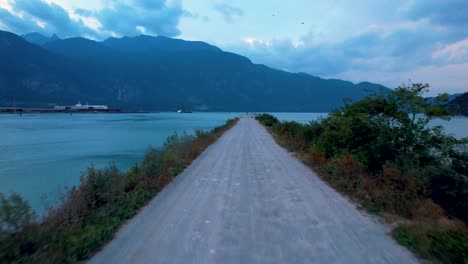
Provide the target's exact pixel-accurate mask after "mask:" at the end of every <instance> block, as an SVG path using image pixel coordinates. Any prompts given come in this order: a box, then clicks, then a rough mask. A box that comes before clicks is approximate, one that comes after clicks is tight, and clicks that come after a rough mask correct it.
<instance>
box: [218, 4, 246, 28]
mask: <svg viewBox="0 0 468 264" xmlns="http://www.w3.org/2000/svg"><path fill="white" fill-rule="evenodd" d="M213 7H214V10H216V11H217V12H219V13H220V14H221V15H222V16H223V17H224V20H225V21H226V22H228V23H232V22H234V18H235V17H236V16H242V15H243V14H244V11H243V10H242V9H240V8H239V7H236V6H234V5H231V4H229V3H226V2H221V3H217V4H215V5H214V6H213Z"/></svg>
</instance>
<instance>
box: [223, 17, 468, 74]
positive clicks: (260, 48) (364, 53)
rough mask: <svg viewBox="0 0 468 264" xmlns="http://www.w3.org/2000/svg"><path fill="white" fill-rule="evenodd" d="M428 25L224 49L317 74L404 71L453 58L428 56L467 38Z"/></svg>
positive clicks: (283, 66)
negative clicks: (328, 39)
mask: <svg viewBox="0 0 468 264" xmlns="http://www.w3.org/2000/svg"><path fill="white" fill-rule="evenodd" d="M432 27H433V26H432V24H420V25H416V26H414V25H409V26H401V27H397V28H395V29H392V30H390V31H387V30H383V29H380V30H379V29H374V30H368V31H365V32H363V33H361V34H356V35H354V36H352V37H349V38H345V39H342V40H341V41H338V42H333V43H329V42H316V41H314V38H313V37H311V36H310V35H307V36H304V37H303V38H302V39H300V41H299V42H297V41H296V42H294V41H292V40H290V39H283V40H271V41H261V40H256V41H253V42H252V43H251V44H247V43H246V44H244V45H237V46H231V47H227V48H228V49H231V50H233V51H234V52H238V53H240V54H244V55H246V56H248V57H250V58H251V59H252V60H253V61H254V62H257V63H263V64H267V65H270V66H273V67H276V68H280V69H285V70H289V71H294V72H307V73H310V74H313V75H318V76H333V75H337V74H340V73H343V72H346V71H349V70H362V71H372V70H374V69H377V68H378V69H380V70H386V71H407V70H410V69H414V68H416V67H420V66H429V65H433V66H437V65H439V66H440V65H446V64H447V63H451V62H453V61H455V60H456V59H457V57H456V56H453V59H452V60H451V61H450V60H443V59H437V58H435V57H434V54H436V53H437V52H438V51H439V50H440V49H441V48H443V47H445V46H447V45H450V44H451V43H454V42H459V41H462V40H463V39H465V38H466V37H467V36H464V35H463V34H459V33H458V32H454V31H450V30H434V29H433V28H432ZM456 52H459V53H462V52H464V49H462V48H458V50H457V51H456ZM441 54H442V53H441ZM451 54H453V52H452V53H451Z"/></svg>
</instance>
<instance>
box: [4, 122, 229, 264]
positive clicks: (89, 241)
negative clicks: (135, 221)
mask: <svg viewBox="0 0 468 264" xmlns="http://www.w3.org/2000/svg"><path fill="white" fill-rule="evenodd" d="M236 122H237V119H232V120H228V121H227V123H226V124H225V125H223V126H220V127H217V128H215V129H213V130H212V131H210V132H204V131H201V130H197V131H196V132H195V135H193V136H192V135H186V134H184V135H178V134H174V135H173V136H170V137H169V138H168V139H167V140H166V142H165V143H164V146H163V147H162V148H160V149H154V148H151V149H149V150H148V152H147V153H146V155H145V157H144V159H143V161H142V162H141V163H140V164H139V165H135V166H134V167H132V168H131V169H130V170H129V171H127V172H122V171H119V169H118V168H117V167H116V166H115V164H111V165H109V166H108V167H106V168H104V169H96V168H94V167H89V168H88V169H87V171H86V172H85V173H84V174H83V175H82V176H81V183H80V184H79V185H78V186H76V187H72V188H71V189H70V190H69V191H68V192H67V193H66V194H65V196H64V198H63V203H62V204H61V205H60V206H58V207H55V208H52V209H50V210H49V212H48V213H47V215H46V216H45V217H44V218H43V219H42V220H41V221H35V217H34V215H35V214H34V212H33V211H32V209H31V207H30V206H29V205H28V204H27V202H25V201H24V200H23V199H22V198H21V197H20V196H19V195H17V194H13V195H11V196H9V197H6V196H4V195H0V262H2V263H4V262H7V263H8V262H15V263H69V262H71V263H73V262H78V261H82V260H85V259H87V258H88V257H89V256H91V255H92V254H93V253H94V252H95V251H96V250H97V249H99V247H101V246H102V245H103V244H104V243H106V242H107V241H108V240H110V239H111V238H112V236H113V234H114V233H115V232H116V230H117V229H118V228H119V227H120V226H121V225H122V224H123V223H124V222H125V221H126V220H128V219H130V218H131V217H132V216H134V215H135V214H136V213H137V212H138V210H140V208H142V207H143V206H144V205H146V204H147V203H148V202H149V201H150V200H151V199H152V198H153V197H154V196H155V195H156V194H157V193H158V192H159V191H161V190H162V189H163V188H164V186H166V185H167V184H168V183H170V182H171V181H172V179H174V177H176V176H177V175H178V174H179V173H180V172H181V171H182V170H183V169H184V168H186V167H187V166H188V165H189V164H190V163H191V162H192V161H193V160H194V159H195V158H196V157H197V156H198V155H200V154H201V153H202V152H203V151H204V150H205V149H206V148H207V147H208V146H209V145H210V144H211V143H213V142H214V141H215V140H216V139H217V138H219V137H220V136H221V135H222V134H223V133H224V132H225V131H226V130H228V129H229V128H230V127H232V126H234V125H235V123H236Z"/></svg>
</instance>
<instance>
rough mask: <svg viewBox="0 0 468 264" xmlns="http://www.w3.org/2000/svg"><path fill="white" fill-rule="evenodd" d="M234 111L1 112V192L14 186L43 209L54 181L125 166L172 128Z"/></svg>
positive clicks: (190, 128) (220, 119)
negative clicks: (110, 166)
mask: <svg viewBox="0 0 468 264" xmlns="http://www.w3.org/2000/svg"><path fill="white" fill-rule="evenodd" d="M237 115H238V114H228V113H193V114H177V113H155V114H74V115H71V116H70V115H66V114H51V115H23V116H21V117H20V116H17V115H0V192H3V193H10V192H11V191H15V192H18V193H20V194H21V195H23V196H24V197H25V198H26V199H27V200H29V201H30V203H31V205H32V206H33V208H34V209H36V210H38V211H41V210H42V209H43V201H42V198H41V197H42V196H44V195H47V196H48V197H49V198H48V200H50V201H54V200H55V199H56V197H55V195H56V194H57V188H58V187H59V186H62V187H63V186H66V185H67V186H71V185H75V184H78V183H79V178H80V174H81V172H82V171H84V170H85V169H86V168H87V167H88V166H89V165H90V164H94V165H95V166H96V167H103V166H105V165H107V164H109V163H111V162H115V164H116V165H117V166H118V167H119V168H121V169H128V168H129V167H131V166H132V165H134V164H135V163H137V162H139V161H141V160H142V158H143V156H144V153H145V152H146V150H147V149H148V147H149V146H150V145H151V146H154V147H160V146H161V145H162V144H163V142H164V140H165V139H166V138H167V137H168V136H170V135H172V134H173V133H174V132H178V133H184V132H187V133H193V132H194V130H195V129H203V130H209V129H212V128H214V127H217V126H219V125H222V124H224V123H225V122H226V120H227V119H228V118H233V117H235V116H237Z"/></svg>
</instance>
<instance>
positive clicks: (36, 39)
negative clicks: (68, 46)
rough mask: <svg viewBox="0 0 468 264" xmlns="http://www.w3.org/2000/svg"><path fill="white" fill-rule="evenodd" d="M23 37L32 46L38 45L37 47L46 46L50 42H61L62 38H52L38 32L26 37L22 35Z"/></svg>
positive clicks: (54, 36)
mask: <svg viewBox="0 0 468 264" xmlns="http://www.w3.org/2000/svg"><path fill="white" fill-rule="evenodd" d="M21 37H23V38H24V39H25V40H27V41H29V42H31V43H32V44H36V45H44V44H46V43H48V42H54V41H56V40H60V38H59V37H58V36H57V35H55V34H53V35H52V36H51V37H46V36H44V35H42V34H40V33H37V32H31V33H28V34H26V35H22V36H21Z"/></svg>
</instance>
